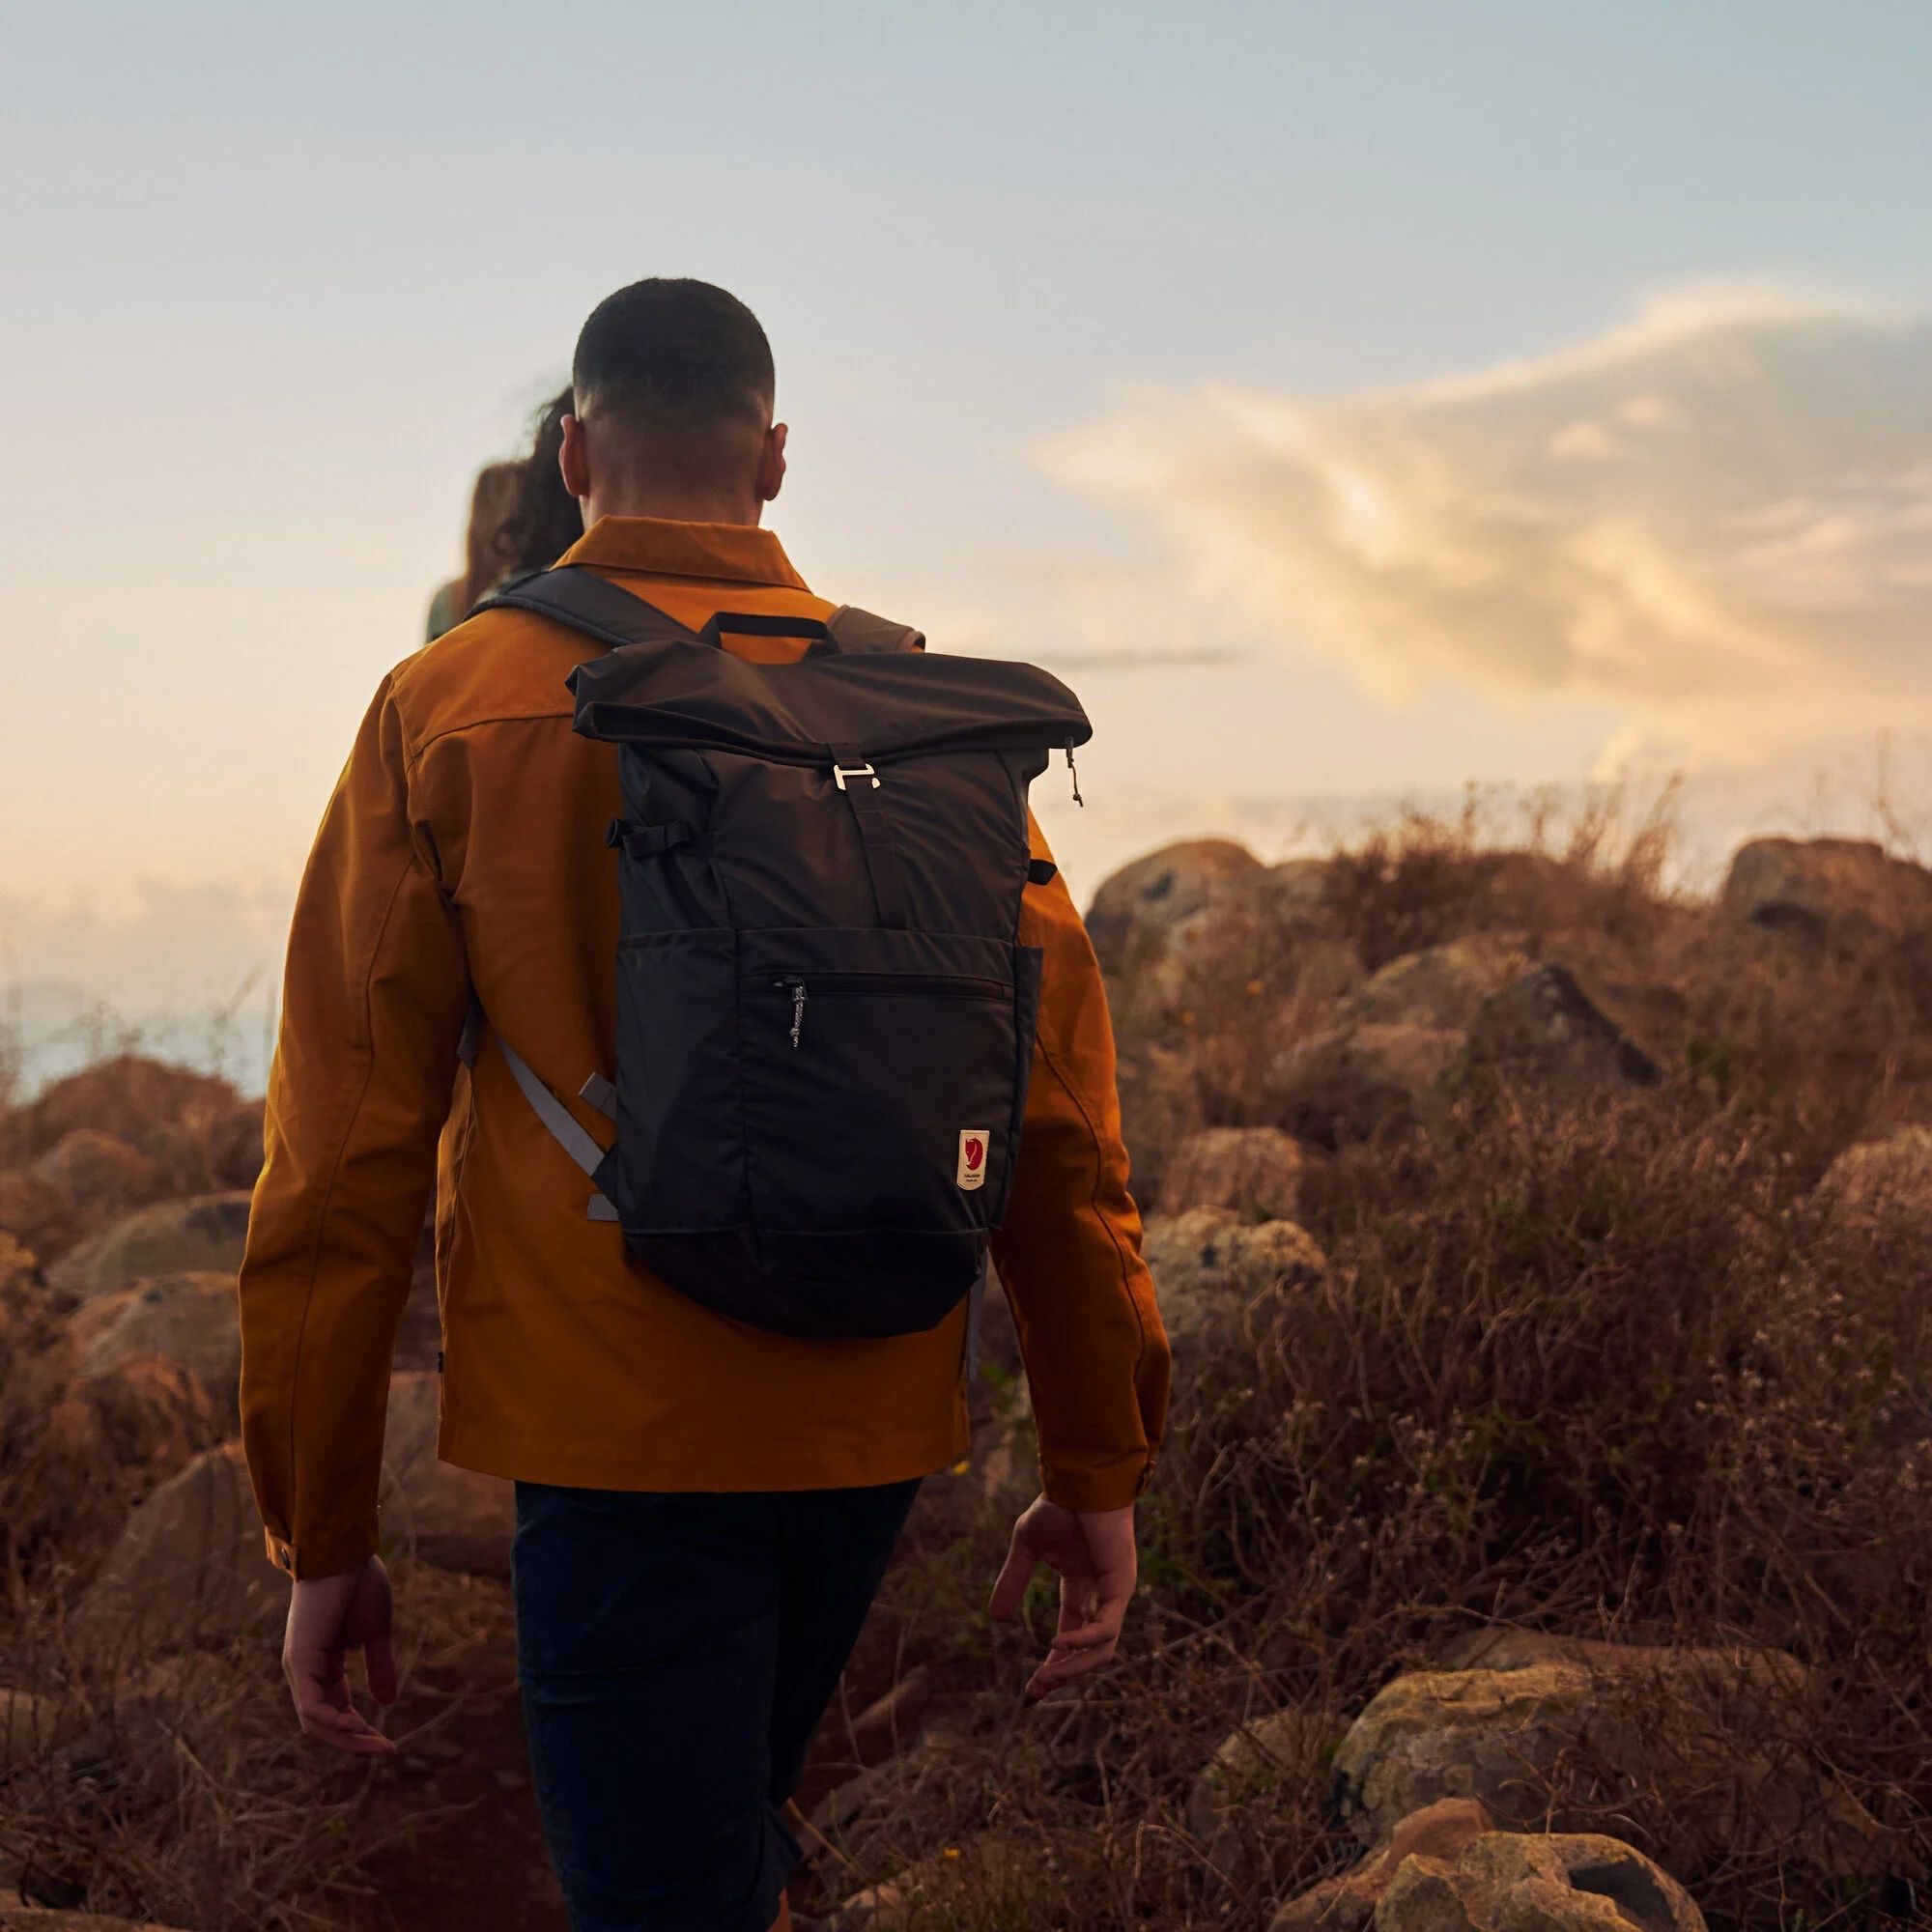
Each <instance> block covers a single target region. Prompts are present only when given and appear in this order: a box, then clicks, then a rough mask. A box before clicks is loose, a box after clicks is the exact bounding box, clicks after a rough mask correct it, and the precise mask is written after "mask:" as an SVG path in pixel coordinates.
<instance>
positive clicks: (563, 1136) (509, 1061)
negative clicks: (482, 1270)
mask: <svg viewBox="0 0 1932 1932" xmlns="http://www.w3.org/2000/svg"><path fill="white" fill-rule="evenodd" d="M482 1019H483V1009H482V1007H481V1006H480V1005H472V1006H471V1007H470V1009H469V1019H468V1020H466V1021H465V1022H464V1027H463V1039H462V1041H461V1043H460V1044H459V1046H458V1048H457V1051H458V1052H459V1053H460V1054H461V1055H462V1057H463V1063H464V1065H466V1066H473V1065H475V1064H476V1039H477V1035H478V1032H479V1030H480V1028H481V1024H482ZM497 1047H498V1049H499V1050H500V1051H501V1053H502V1056H503V1065H505V1066H507V1067H508V1068H509V1069H510V1075H511V1078H513V1079H514V1080H515V1081H516V1083H517V1085H518V1087H519V1088H520V1089H521V1090H522V1092H523V1095H524V1098H525V1099H526V1100H527V1101H528V1102H529V1103H530V1111H531V1112H532V1113H533V1114H535V1116H536V1117H537V1120H538V1121H539V1122H541V1123H542V1126H543V1129H544V1131H545V1132H546V1133H548V1134H549V1135H550V1137H551V1139H552V1140H554V1142H555V1143H556V1144H557V1146H558V1147H560V1148H561V1149H562V1150H563V1151H564V1152H565V1153H567V1154H568V1155H569V1156H570V1157H571V1159H572V1160H574V1161H575V1162H576V1163H577V1164H578V1166H579V1167H581V1168H582V1170H583V1171H584V1173H585V1174H587V1175H589V1176H590V1177H591V1179H593V1180H594V1179H596V1177H597V1170H598V1169H599V1168H600V1167H602V1166H603V1164H604V1150H603V1149H602V1148H601V1147H599V1146H598V1145H597V1143H596V1142H595V1141H594V1140H592V1139H591V1137H590V1136H589V1135H588V1134H587V1133H585V1132H584V1130H583V1129H582V1127H581V1126H579V1125H578V1123H577V1117H576V1115H574V1114H573V1113H572V1112H571V1111H570V1109H569V1108H568V1107H566V1106H565V1105H564V1104H563V1102H562V1101H561V1100H559V1099H558V1098H557V1097H556V1095H555V1094H553V1093H552V1092H551V1091H550V1089H549V1088H548V1087H546V1086H545V1085H544V1083H543V1081H542V1080H541V1079H540V1078H539V1077H538V1074H537V1070H536V1068H535V1067H533V1066H532V1065H530V1064H529V1062H528V1061H527V1060H526V1059H525V1058H524V1056H523V1055H522V1054H521V1053H519V1052H518V1051H517V1050H516V1048H515V1047H513V1046H512V1045H511V1044H510V1042H509V1041H508V1040H507V1039H505V1038H504V1037H503V1036H502V1035H501V1034H498V1035H497ZM609 1085H610V1083H609V1082H608V1081H606V1080H604V1077H603V1075H602V1074H598V1073H593V1074H592V1075H591V1076H590V1078H589V1079H588V1080H586V1081H585V1082H584V1083H583V1087H584V1094H583V1097H584V1098H585V1099H587V1100H589V1101H590V1104H591V1105H592V1106H593V1107H596V1108H597V1109H598V1111H599V1112H600V1113H601V1112H605V1111H608V1110H607V1109H606V1108H605V1105H604V1101H603V1099H602V1097H597V1096H593V1093H592V1090H593V1088H608V1087H609ZM587 1218H588V1219H590V1220H592V1221H614V1220H616V1218H617V1210H616V1208H613V1207H612V1206H611V1203H610V1202H609V1201H608V1200H607V1199H606V1198H605V1197H604V1195H602V1194H601V1193H597V1192H594V1191H593V1192H592V1194H591V1196H590V1206H589V1208H588V1210H587Z"/></svg>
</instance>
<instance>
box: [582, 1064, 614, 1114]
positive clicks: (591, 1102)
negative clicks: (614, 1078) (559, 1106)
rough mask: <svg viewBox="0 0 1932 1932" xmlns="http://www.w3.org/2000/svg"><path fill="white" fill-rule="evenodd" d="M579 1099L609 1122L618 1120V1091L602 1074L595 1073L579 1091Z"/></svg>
mask: <svg viewBox="0 0 1932 1932" xmlns="http://www.w3.org/2000/svg"><path fill="white" fill-rule="evenodd" d="M577 1097H578V1098H579V1099H580V1100H582V1102H583V1104H584V1105H585V1106H586V1107H595V1108H596V1109H597V1111H598V1112H599V1113H600V1114H602V1115H603V1116H604V1118H605V1119H606V1120H607V1121H614V1120H615V1119H616V1118H617V1090H616V1088H614V1087H613V1086H611V1083H610V1081H608V1080H607V1079H605V1077H604V1076H603V1074H601V1073H593V1074H592V1075H591V1076H590V1078H589V1079H588V1080H586V1081H585V1082H584V1083H583V1085H582V1087H580V1088H579V1089H578V1090H577Z"/></svg>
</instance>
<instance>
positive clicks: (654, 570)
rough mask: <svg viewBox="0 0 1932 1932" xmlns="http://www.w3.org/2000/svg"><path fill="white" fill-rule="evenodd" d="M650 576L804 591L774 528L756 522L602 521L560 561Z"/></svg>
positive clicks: (636, 519) (662, 518) (649, 518)
mask: <svg viewBox="0 0 1932 1932" xmlns="http://www.w3.org/2000/svg"><path fill="white" fill-rule="evenodd" d="M558 561H559V562H562V563H587V564H592V565H594V566H595V567H596V568H597V569H599V570H635V571H639V572H640V573H641V574H643V575H644V576H646V577H696V578H703V579H707V580H709V581H712V582H722V583H765V584H780V585H782V586H783V587H785V588H786V589H789V590H803V589H804V588H805V587H806V586H805V579H804V578H802V577H801V576H800V575H799V574H798V572H797V571H795V570H794V569H793V568H792V567H791V559H790V558H789V557H787V556H786V555H785V554H784V549H783V547H782V546H781V544H780V542H779V540H778V538H777V537H775V536H774V535H773V534H772V532H771V531H770V530H766V529H759V528H758V527H756V526H754V525H752V524H680V523H673V522H671V521H670V520H669V519H668V518H666V517H600V518H599V519H598V520H597V523H596V525H595V526H593V527H592V528H590V529H588V530H586V531H584V533H583V535H582V536H581V537H580V538H579V539H578V540H577V542H576V543H574V544H572V545H571V547H570V548H569V549H568V550H567V551H565V552H564V554H563V555H562V556H561V557H560V558H559V559H558Z"/></svg>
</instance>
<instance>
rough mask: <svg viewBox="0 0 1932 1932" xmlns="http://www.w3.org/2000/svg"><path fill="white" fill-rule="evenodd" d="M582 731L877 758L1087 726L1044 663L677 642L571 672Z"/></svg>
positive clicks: (1065, 737) (804, 756) (1064, 740)
mask: <svg viewBox="0 0 1932 1932" xmlns="http://www.w3.org/2000/svg"><path fill="white" fill-rule="evenodd" d="M570 689H571V691H572V693H573V695H574V696H576V699H577V715H576V727H577V729H578V730H579V731H580V732H582V734H583V736H585V737H586V738H598V739H602V740H605V741H607V742H609V743H611V744H619V745H635V746H639V747H640V748H645V749H655V750H684V751H718V752H736V753H743V754H745V755H747V756H750V757H757V758H767V759H771V760H773V761H775V762H778V763H782V764H799V765H816V764H822V763H824V762H825V759H826V753H827V749H828V747H831V746H834V745H837V746H841V747H847V748H851V747H857V748H861V749H863V752H864V753H865V757H866V758H867V760H868V761H870V762H871V763H873V764H875V765H878V764H890V763H893V762H895V760H898V759H902V758H915V757H923V756H929V755H931V754H933V753H943V752H949V751H962V752H963V751H992V752H999V751H1014V752H1024V751H1038V752H1049V751H1058V750H1060V749H1062V748H1064V747H1067V746H1074V745H1084V744H1085V743H1086V742H1087V741H1088V739H1089V738H1090V737H1091V736H1092V735H1093V727H1092V725H1089V723H1088V722H1087V714H1086V712H1085V711H1084V710H1082V709H1081V706H1080V700H1079V699H1078V698H1076V697H1075V696H1073V694H1072V693H1071V692H1070V691H1069V690H1067V688H1066V687H1065V685H1064V684H1062V683H1061V681H1060V680H1059V679H1058V678H1057V677H1055V676H1053V675H1052V674H1051V672H1048V671H1044V670H1041V669H1040V668H1038V667H1037V666H1035V665H1029V664H1020V663H1018V662H1014V661H1009V660H1006V659H1000V658H967V657H947V656H943V655H935V654H932V653H907V654H904V655H898V656H890V657H881V656H860V655H852V656H841V655H839V654H838V653H835V652H822V651H814V652H812V653H810V655H808V656H806V657H804V658H801V659H800V660H799V661H798V662H797V663H795V664H786V665H775V664H754V663H752V662H751V661H749V660H747V659H744V658H739V657H734V656H733V655H731V653H729V652H728V651H721V650H715V649H706V648H703V647H701V646H698V645H696V644H683V643H678V642H665V643H647V644H632V645H626V646H625V647H623V648H622V649H619V650H613V651H611V652H608V653H607V654H606V655H605V656H603V657H600V658H594V659H592V660H591V661H590V662H588V663H587V664H582V665H580V666H579V667H578V668H577V669H576V670H574V671H573V672H572V673H571V677H570Z"/></svg>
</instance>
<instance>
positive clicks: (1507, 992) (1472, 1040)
mask: <svg viewBox="0 0 1932 1932" xmlns="http://www.w3.org/2000/svg"><path fill="white" fill-rule="evenodd" d="M1468 1064H1469V1065H1472V1066H1477V1067H1483V1068H1487V1069H1489V1070H1491V1071H1493V1072H1497V1073H1501V1074H1504V1075H1506V1076H1508V1077H1510V1078H1512V1079H1516V1080H1522V1081H1527V1082H1529V1083H1531V1084H1533V1085H1534V1086H1536V1087H1537V1088H1538V1089H1540V1090H1541V1091H1543V1092H1545V1093H1548V1094H1556V1095H1560V1096H1564V1097H1575V1096H1576V1095H1577V1094H1581V1093H1584V1092H1588V1091H1590V1090H1592V1089H1596V1088H1601V1087H1606V1086H1616V1085H1630V1084H1637V1085H1648V1084H1650V1083H1651V1082H1653V1081H1655V1080H1656V1079H1657V1078H1658V1076H1659V1070H1660V1069H1659V1067H1658V1065H1657V1062H1656V1061H1655V1060H1653V1059H1652V1058H1651V1056H1650V1055H1649V1054H1648V1053H1646V1052H1645V1051H1644V1049H1643V1048H1642V1047H1641V1046H1639V1045H1638V1044H1637V1043H1636V1041H1635V1040H1634V1039H1633V1038H1632V1037H1630V1035H1629V1034H1628V1033H1626V1032H1625V1031H1624V1029H1623V1028H1622V1027H1620V1026H1619V1025H1618V1024H1617V1022H1616V1021H1615V1020H1613V1019H1612V1018H1611V1017H1610V1016H1609V1015H1608V1014H1607V1013H1605V1011H1604V1010H1603V1009H1602V1008H1601V1007H1600V1006H1599V1005H1598V1004H1597V1003H1596V1002H1595V1001H1594V1000H1592V999H1591V997H1590V996H1589V994H1588V993H1586V992H1585V991H1584V990H1583V988H1582V986H1581V984H1580V983H1579V982H1578V980H1577V977H1576V975H1575V974H1574V973H1572V972H1571V971H1570V970H1569V968H1568V967H1565V966H1557V965H1548V966H1539V967H1537V968H1536V969H1535V970H1534V971H1533V972H1530V973H1525V974H1524V975H1523V976H1522V977H1521V978H1520V979H1519V980H1514V981H1512V982H1511V983H1510V984H1509V985H1507V986H1505V987H1504V988H1503V989H1502V990H1501V991H1500V992H1498V993H1494V994H1492V995H1491V997H1490V998H1489V999H1487V1000H1485V1001H1484V1002H1483V1004H1482V1006H1481V1008H1480V1009H1478V1010H1477V1013H1476V1017H1475V1019H1474V1021H1473V1022H1472V1023H1471V1025H1470V1028H1469V1043H1468Z"/></svg>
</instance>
